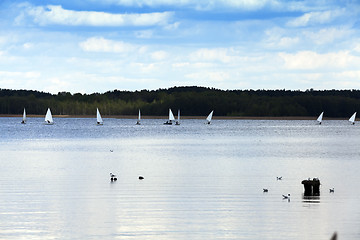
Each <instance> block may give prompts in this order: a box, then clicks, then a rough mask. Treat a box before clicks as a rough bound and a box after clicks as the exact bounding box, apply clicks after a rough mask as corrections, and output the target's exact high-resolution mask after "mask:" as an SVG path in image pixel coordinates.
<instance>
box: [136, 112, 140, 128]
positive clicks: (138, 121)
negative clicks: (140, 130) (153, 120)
mask: <svg viewBox="0 0 360 240" xmlns="http://www.w3.org/2000/svg"><path fill="white" fill-rule="evenodd" d="M140 120H141V113H140V109H139V117H138V120H137V122H136V124H137V125H140Z"/></svg>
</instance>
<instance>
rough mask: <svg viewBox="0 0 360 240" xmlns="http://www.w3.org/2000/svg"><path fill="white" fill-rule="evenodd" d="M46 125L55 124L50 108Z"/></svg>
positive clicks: (46, 117) (46, 116)
mask: <svg viewBox="0 0 360 240" xmlns="http://www.w3.org/2000/svg"><path fill="white" fill-rule="evenodd" d="M45 124H54V121H53V117H52V115H51V111H50V108H48V110H47V112H46V115H45Z"/></svg>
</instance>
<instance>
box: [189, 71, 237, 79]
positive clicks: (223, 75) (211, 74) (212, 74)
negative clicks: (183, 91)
mask: <svg viewBox="0 0 360 240" xmlns="http://www.w3.org/2000/svg"><path fill="white" fill-rule="evenodd" d="M185 77H186V78H190V79H193V80H196V81H201V82H207V81H211V82H223V81H226V80H229V78H230V75H229V73H227V72H223V71H203V72H196V73H189V74H186V75H185Z"/></svg>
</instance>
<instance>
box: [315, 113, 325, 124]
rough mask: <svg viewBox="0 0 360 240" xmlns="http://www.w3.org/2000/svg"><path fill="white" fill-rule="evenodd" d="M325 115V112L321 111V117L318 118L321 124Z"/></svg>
mask: <svg viewBox="0 0 360 240" xmlns="http://www.w3.org/2000/svg"><path fill="white" fill-rule="evenodd" d="M323 116H324V112H322V113H320V115H319V117H318V118H317V119H316V121H318V122H319V124H321V122H322V119H323Z"/></svg>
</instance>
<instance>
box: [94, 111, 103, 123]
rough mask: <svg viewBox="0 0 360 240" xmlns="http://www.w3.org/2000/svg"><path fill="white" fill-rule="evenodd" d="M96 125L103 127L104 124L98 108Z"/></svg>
mask: <svg viewBox="0 0 360 240" xmlns="http://www.w3.org/2000/svg"><path fill="white" fill-rule="evenodd" d="M96 124H97V125H103V124H104V122H103V120H102V118H101V115H100V112H99V109H98V108H96Z"/></svg>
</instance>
